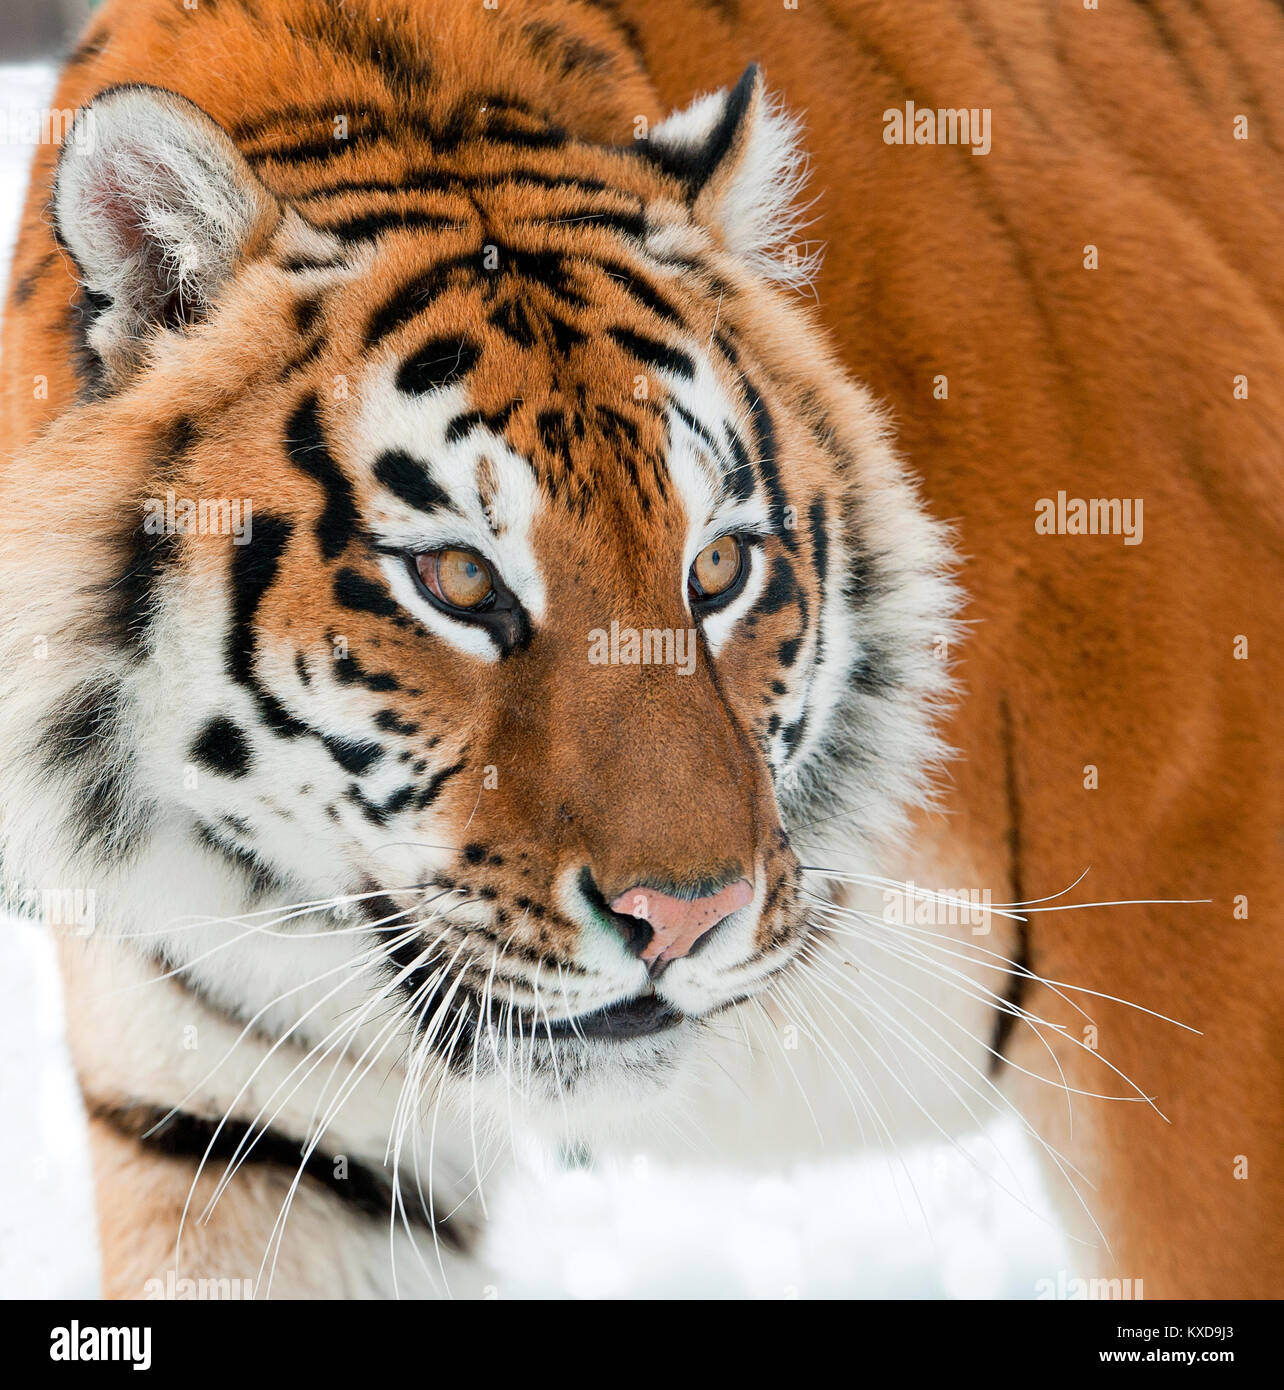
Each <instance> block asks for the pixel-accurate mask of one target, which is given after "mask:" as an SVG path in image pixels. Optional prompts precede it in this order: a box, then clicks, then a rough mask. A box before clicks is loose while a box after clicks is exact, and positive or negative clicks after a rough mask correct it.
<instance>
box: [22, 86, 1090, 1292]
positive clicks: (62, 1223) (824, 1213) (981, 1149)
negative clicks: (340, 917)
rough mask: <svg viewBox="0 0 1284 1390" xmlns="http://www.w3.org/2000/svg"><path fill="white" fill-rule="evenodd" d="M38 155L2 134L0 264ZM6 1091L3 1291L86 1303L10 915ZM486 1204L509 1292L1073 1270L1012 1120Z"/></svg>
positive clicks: (65, 1170) (31, 94)
mask: <svg viewBox="0 0 1284 1390" xmlns="http://www.w3.org/2000/svg"><path fill="white" fill-rule="evenodd" d="M51 85H52V70H51V69H50V68H49V67H48V66H45V65H40V64H31V65H0V105H3V106H4V107H5V108H6V109H7V111H8V112H9V113H13V114H14V115H16V114H17V113H19V112H21V111H22V110H24V109H30V108H31V107H33V106H34V107H39V106H41V105H43V104H44V103H45V102H46V101H47V99H48V93H49V91H50V90H51ZM8 126H9V128H15V127H16V121H14V120H12V119H11V120H10V121H9V122H8ZM30 156H31V150H30V148H29V147H24V146H21V145H15V144H0V265H7V264H8V260H9V255H10V252H11V249H12V245H13V239H14V236H15V234H16V231H17V224H18V218H19V214H20V212H21V207H22V201H23V198H24V196H25V189H26V174H27V165H28V162H29V160H30ZM0 1101H2V1104H0V1113H2V1114H3V1131H2V1133H3V1143H0V1297H3V1298H13V1297H27V1298H30V1297H81V1296H93V1295H94V1294H95V1292H96V1290H97V1287H98V1284H97V1279H98V1275H97V1252H96V1247H95V1240H94V1234H93V1230H94V1222H93V1217H92V1205H93V1203H92V1193H91V1187H90V1183H89V1169H88V1158H87V1154H86V1148H85V1123H84V1115H83V1111H82V1108H81V1106H80V1101H79V1097H78V1094H77V1091H76V1087H75V1083H74V1080H73V1078H72V1074H71V1070H70V1067H69V1065H68V1061H67V1055H66V1048H65V1044H64V1042H63V1022H62V1004H61V998H60V993H59V985H58V976H57V971H56V968H55V964H54V959H53V952H52V946H51V943H50V941H49V939H48V936H47V934H46V932H45V931H44V930H43V929H42V928H40V927H38V926H35V925H33V924H31V923H27V922H20V921H16V920H13V919H3V918H0ZM1009 1165H1010V1166H1009ZM1000 1167H1003V1172H1002V1175H1001V1176H1000V1175H999V1172H998V1170H999V1168H1000ZM1000 1184H1002V1186H1001V1185H1000ZM1005 1189H1006V1190H1005ZM1010 1192H1015V1193H1017V1194H1020V1193H1024V1194H1027V1195H1026V1199H1025V1201H1024V1202H1023V1201H1022V1200H1021V1198H1020V1196H1019V1195H1009V1193H1010ZM491 1215H492V1221H491V1225H490V1230H489V1236H488V1242H489V1255H490V1260H491V1262H492V1264H493V1266H494V1268H495V1271H496V1276H495V1279H496V1282H495V1289H496V1292H497V1293H498V1295H499V1296H500V1297H504V1298H521V1297H528V1298H625V1297H641V1298H646V1297H654V1298H699V1297H722V1298H791V1297H800V1298H814V1297H822V1298H824V1297H831V1298H832V1297H878V1298H1030V1297H1033V1296H1034V1292H1035V1284H1036V1281H1037V1280H1039V1279H1041V1278H1055V1276H1056V1273H1057V1271H1059V1270H1064V1269H1065V1268H1066V1266H1067V1263H1068V1257H1067V1250H1066V1244H1065V1241H1064V1239H1063V1237H1062V1236H1061V1235H1060V1234H1059V1232H1058V1230H1057V1227H1056V1223H1055V1221H1054V1219H1053V1218H1052V1217H1051V1216H1050V1215H1049V1209H1048V1204H1047V1199H1046V1195H1045V1193H1044V1190H1043V1185H1042V1182H1041V1179H1040V1175H1039V1173H1038V1171H1037V1169H1036V1166H1035V1163H1034V1159H1033V1154H1032V1152H1031V1149H1030V1146H1029V1145H1028V1144H1027V1143H1026V1142H1025V1140H1024V1139H1023V1137H1022V1135H1021V1134H1020V1132H1019V1130H1018V1129H1017V1126H1016V1125H1015V1123H1014V1122H1003V1123H999V1124H996V1125H994V1126H992V1127H991V1128H990V1129H989V1130H988V1131H987V1132H986V1133H985V1134H984V1135H982V1136H977V1137H976V1138H974V1139H972V1140H969V1141H965V1142H962V1143H960V1144H959V1145H958V1146H957V1147H953V1146H950V1145H947V1144H927V1145H920V1146H917V1147H914V1148H908V1149H906V1150H905V1151H904V1152H903V1153H902V1154H901V1155H900V1156H899V1161H897V1160H894V1159H889V1158H888V1157H886V1156H883V1155H876V1154H871V1155H866V1156H858V1157H850V1158H846V1159H838V1158H835V1159H832V1160H829V1161H827V1162H825V1163H812V1164H808V1165H804V1166H799V1167H797V1168H795V1169H794V1170H792V1171H790V1172H787V1173H784V1174H778V1175H774V1176H769V1175H764V1174H762V1173H753V1172H742V1171H737V1170H732V1169H712V1168H705V1169H694V1168H693V1169H682V1168H676V1167H663V1166H660V1165H658V1164H655V1163H652V1162H649V1161H647V1160H646V1159H645V1158H643V1157H641V1156H639V1157H638V1158H637V1159H635V1160H633V1161H621V1162H613V1163H607V1164H601V1165H599V1166H595V1167H593V1168H587V1169H586V1168H566V1167H562V1166H559V1165H557V1164H555V1163H551V1162H547V1163H545V1164H543V1165H542V1166H539V1165H534V1166H532V1169H531V1171H530V1172H528V1173H523V1174H522V1175H521V1176H520V1177H519V1178H517V1179H516V1180H514V1181H513V1182H512V1183H510V1184H509V1185H508V1186H507V1188H506V1189H504V1190H503V1191H502V1192H498V1193H493V1194H491Z"/></svg>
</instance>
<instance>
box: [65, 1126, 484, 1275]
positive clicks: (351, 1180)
mask: <svg viewBox="0 0 1284 1390" xmlns="http://www.w3.org/2000/svg"><path fill="white" fill-rule="evenodd" d="M92 1113H93V1114H94V1116H95V1118H97V1119H100V1120H105V1121H106V1122H107V1123H108V1124H110V1125H112V1126H113V1127H114V1128H115V1129H116V1130H118V1131H119V1132H120V1133H121V1134H124V1135H126V1136H128V1137H129V1138H131V1139H135V1140H136V1141H137V1142H138V1143H139V1144H140V1145H142V1147H143V1148H145V1149H150V1150H152V1151H153V1152H155V1153H161V1154H165V1155H166V1156H167V1157H170V1158H187V1159H193V1160H196V1161H197V1162H199V1161H200V1160H202V1159H205V1161H206V1162H222V1163H225V1164H230V1163H231V1162H233V1161H238V1162H244V1163H246V1164H252V1165H254V1166H256V1167H270V1168H277V1169H279V1170H281V1172H282V1174H283V1175H288V1176H289V1177H290V1178H291V1179H292V1178H293V1177H294V1176H295V1175H296V1174H297V1173H299V1171H300V1169H302V1172H303V1173H304V1175H305V1176H306V1177H308V1178H311V1179H312V1180H313V1181H314V1182H316V1183H319V1184H320V1185H321V1186H322V1187H324V1188H326V1189H328V1190H329V1192H330V1193H331V1195H332V1196H334V1197H337V1198H338V1199H339V1200H340V1201H341V1202H343V1203H345V1204H346V1205H347V1206H349V1207H352V1208H353V1209H354V1210H356V1211H360V1212H362V1213H364V1214H366V1215H368V1216H375V1217H379V1218H381V1219H382V1220H384V1221H385V1222H386V1221H387V1219H388V1214H389V1212H390V1211H391V1210H392V1208H393V1193H394V1189H393V1184H392V1178H391V1175H390V1174H389V1173H388V1172H387V1170H386V1169H383V1168H380V1167H375V1166H374V1165H372V1164H366V1163H362V1162H360V1161H359V1160H357V1159H355V1158H353V1157H352V1156H351V1155H350V1154H345V1155H344V1156H343V1163H342V1165H341V1164H340V1163H339V1162H338V1161H337V1159H338V1157H339V1156H338V1155H337V1154H332V1153H328V1152H326V1151H325V1150H324V1149H322V1148H321V1147H320V1146H318V1147H316V1148H314V1149H312V1152H311V1153H310V1154H308V1156H307V1157H306V1158H304V1153H305V1152H306V1151H307V1148H308V1145H306V1144H304V1143H302V1142H301V1141H300V1140H298V1139H296V1138H292V1137H291V1136H289V1135H287V1134H283V1133H281V1131H280V1130H276V1129H271V1128H260V1127H255V1126H252V1125H251V1124H250V1123H249V1122H247V1121H245V1120H236V1119H229V1120H225V1121H223V1123H222V1125H221V1126H220V1124H219V1122H218V1121H216V1120H211V1119H206V1118H205V1117H204V1116H201V1115H193V1114H191V1113H189V1112H188V1111H185V1110H179V1111H177V1112H173V1113H171V1112H169V1111H166V1110H164V1109H162V1108H161V1107H160V1106H158V1105H137V1106H129V1107H114V1106H94V1107H93V1111H92ZM256 1136H257V1137H256ZM341 1167H342V1168H345V1169H346V1171H347V1176H346V1177H340V1176H339V1175H338V1174H339V1171H340V1168H341ZM401 1204H402V1205H404V1208H405V1213H406V1216H407V1217H408V1219H409V1220H411V1221H413V1222H414V1223H415V1224H416V1225H418V1226H421V1227H423V1228H425V1229H427V1230H433V1229H434V1228H435V1230H436V1233H437V1235H438V1237H440V1239H441V1240H442V1241H443V1242H444V1243H445V1244H446V1245H448V1246H450V1247H451V1248H452V1249H456V1250H459V1249H463V1248H464V1246H465V1245H466V1244H467V1241H466V1239H465V1237H464V1234H463V1232H462V1231H461V1230H460V1229H459V1227H458V1226H457V1225H456V1224H454V1223H453V1222H452V1221H451V1219H450V1217H449V1216H448V1215H440V1214H439V1215H437V1216H435V1217H430V1216H429V1213H428V1207H427V1205H426V1203H424V1202H421V1201H418V1200H415V1199H414V1196H413V1194H412V1193H410V1192H407V1191H405V1190H404V1189H403V1191H402V1193H401Z"/></svg>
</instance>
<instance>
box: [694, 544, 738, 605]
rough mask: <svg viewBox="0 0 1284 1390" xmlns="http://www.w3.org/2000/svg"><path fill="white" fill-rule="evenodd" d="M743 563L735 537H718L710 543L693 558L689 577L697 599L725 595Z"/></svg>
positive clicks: (736, 577)
mask: <svg viewBox="0 0 1284 1390" xmlns="http://www.w3.org/2000/svg"><path fill="white" fill-rule="evenodd" d="M743 563H744V558H743V556H742V554H741V547H740V542H739V541H738V540H737V539H736V538H735V536H720V537H719V538H718V539H717V540H716V541H711V542H710V543H709V544H708V545H706V546H705V548H704V549H703V550H702V551H701V552H700V553H699V555H697V556H696V557H695V563H694V564H693V565H692V566H691V577H692V579H693V580H695V587H696V594H697V597H699V598H717V597H718V595H719V594H725V593H726V592H727V590H728V589H729V588H731V586H732V585H733V584H734V583H735V582H736V580H737V579H739V577H740V566H741V565H742V564H743Z"/></svg>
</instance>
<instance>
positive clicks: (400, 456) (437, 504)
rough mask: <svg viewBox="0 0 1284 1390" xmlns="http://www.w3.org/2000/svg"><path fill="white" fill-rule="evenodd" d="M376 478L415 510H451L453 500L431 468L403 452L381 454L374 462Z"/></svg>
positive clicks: (392, 450) (390, 451) (397, 450)
mask: <svg viewBox="0 0 1284 1390" xmlns="http://www.w3.org/2000/svg"><path fill="white" fill-rule="evenodd" d="M374 475H375V477H376V478H377V479H378V481H379V482H380V483H382V484H383V486H384V487H386V488H387V489H388V491H389V492H391V493H392V494H393V495H394V496H396V497H399V498H400V499H401V500H402V501H403V502H404V503H405V504H406V505H407V506H408V507H414V509H415V510H416V511H420V512H431V511H436V510H437V509H438V508H442V507H445V508H449V507H450V498H449V497H448V496H447V495H446V493H445V492H443V491H442V489H441V488H439V487H438V486H437V484H436V483H435V482H433V480H432V478H431V477H430V476H429V474H428V465H427V464H426V463H424V462H422V461H421V460H420V459H417V458H414V457H413V456H412V455H410V454H407V453H404V452H403V451H402V450H400V449H389V450H387V451H386V452H384V453H382V454H380V455H379V457H378V458H377V459H376V460H375V466H374Z"/></svg>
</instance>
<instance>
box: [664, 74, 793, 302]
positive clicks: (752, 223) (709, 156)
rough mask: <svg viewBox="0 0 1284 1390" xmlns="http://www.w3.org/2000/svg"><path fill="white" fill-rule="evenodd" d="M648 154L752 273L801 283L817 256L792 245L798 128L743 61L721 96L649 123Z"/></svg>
mask: <svg viewBox="0 0 1284 1390" xmlns="http://www.w3.org/2000/svg"><path fill="white" fill-rule="evenodd" d="M647 150H648V152H649V154H650V157H651V158H652V159H653V160H654V161H655V162H656V163H657V164H659V165H660V167H661V168H663V169H664V170H665V171H666V172H667V173H670V174H673V175H675V176H676V177H678V178H680V179H681V180H682V181H683V182H684V183H685V185H686V188H687V196H688V199H689V201H690V203H691V206H692V211H693V213H694V215H695V216H696V217H697V218H698V219H699V220H701V221H703V222H704V223H706V225H709V226H712V227H713V228H715V230H717V231H718V233H719V234H720V236H721V238H722V241H723V244H724V245H725V246H726V247H727V249H728V250H729V251H730V252H731V253H732V254H733V255H736V256H739V257H740V258H741V259H742V260H744V261H746V262H747V263H748V264H749V265H750V266H751V267H752V268H753V269H754V270H756V271H757V272H758V273H759V274H761V275H765V276H766V277H767V278H768V279H771V280H777V281H780V282H782V283H784V284H787V285H792V286H802V285H804V284H806V283H808V282H809V281H810V279H811V278H812V276H814V274H815V272H816V270H817V268H818V267H817V264H816V261H817V254H816V253H815V252H814V251H812V252H808V251H806V250H805V248H803V247H799V246H795V245H792V244H791V243H792V242H793V239H794V238H795V236H796V235H797V233H798V232H799V231H800V230H801V228H800V225H799V223H800V217H801V212H802V210H801V209H800V208H799V207H798V206H797V200H798V196H799V194H800V193H801V191H802V187H803V184H804V183H805V182H806V178H807V160H806V156H805V155H804V154H803V151H802V148H801V128H800V125H799V122H798V121H797V119H796V118H795V117H793V116H791V115H790V114H789V113H788V112H787V111H786V110H785V109H784V105H783V103H782V102H781V101H780V100H779V99H778V98H774V97H772V96H771V95H770V94H769V93H768V92H767V89H766V85H765V83H764V82H763V77H762V70H761V69H760V68H759V67H758V65H757V63H751V64H750V65H749V67H747V68H746V69H745V71H744V74H743V76H742V77H741V78H740V80H739V81H738V82H737V83H736V85H735V86H734V87H732V88H731V89H730V90H729V91H728V90H727V89H725V88H724V89H723V90H722V91H720V92H711V93H710V94H709V95H707V96H703V97H699V98H697V99H696V100H695V101H693V102H692V103H691V105H690V106H687V107H685V108H684V109H683V110H681V111H678V112H675V114H673V115H672V116H669V117H668V118H667V119H666V120H664V121H662V122H661V123H660V124H659V125H657V126H655V127H654V129H652V131H651V133H650V138H649V140H648V141H647Z"/></svg>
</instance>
